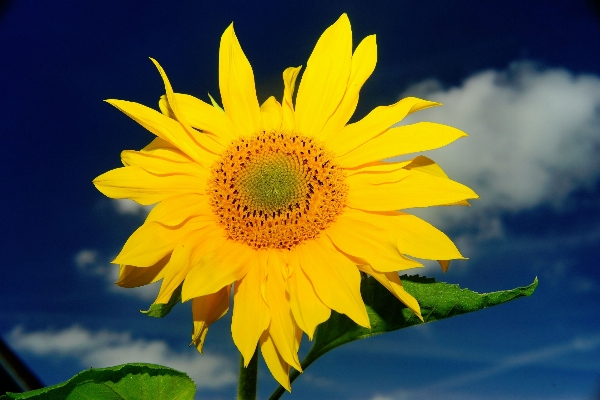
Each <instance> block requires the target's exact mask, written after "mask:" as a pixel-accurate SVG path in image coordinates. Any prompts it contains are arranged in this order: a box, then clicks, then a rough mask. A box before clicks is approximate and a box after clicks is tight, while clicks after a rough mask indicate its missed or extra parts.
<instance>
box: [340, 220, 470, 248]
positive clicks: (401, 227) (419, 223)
mask: <svg viewBox="0 0 600 400" xmlns="http://www.w3.org/2000/svg"><path fill="white" fill-rule="evenodd" d="M348 214H349V215H351V216H352V218H356V219H359V220H362V221H366V222H369V223H371V224H373V225H375V226H379V227H381V228H383V229H385V230H386V231H388V232H390V233H391V234H392V235H394V236H395V238H396V239H397V241H398V248H399V249H400V251H401V252H402V253H403V254H408V255H411V256H413V257H417V258H423V259H426V260H455V259H462V258H464V257H463V256H462V255H461V254H460V252H459V251H458V249H457V248H456V246H455V245H454V243H453V242H452V240H450V238H448V236H446V235H445V234H444V233H443V232H442V231H440V230H439V229H437V228H436V227H434V226H433V225H431V224H429V223H427V222H425V221H423V220H422V219H420V218H418V217H415V216H414V215H410V214H405V213H400V212H398V213H395V214H394V215H381V214H377V213H369V212H362V211H358V210H354V211H349V212H348Z"/></svg>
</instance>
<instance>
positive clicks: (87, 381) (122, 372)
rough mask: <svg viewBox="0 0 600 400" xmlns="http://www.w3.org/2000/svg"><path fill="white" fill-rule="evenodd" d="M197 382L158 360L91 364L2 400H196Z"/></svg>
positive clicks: (5, 396) (9, 394)
mask: <svg viewBox="0 0 600 400" xmlns="http://www.w3.org/2000/svg"><path fill="white" fill-rule="evenodd" d="M195 393H196V385H195V384H194V382H193V381H192V380H191V379H190V378H189V377H188V376H187V375H186V374H185V373H183V372H179V371H176V370H174V369H171V368H167V367H163V366H160V365H154V364H123V365H117V366H116V367H110V368H90V369H88V370H86V371H83V372H80V373H78V374H77V375H75V376H74V377H72V378H71V379H69V380H68V381H66V382H62V383H59V384H57V385H54V386H49V387H46V388H42V389H38V390H34V391H31V392H25V393H7V394H6V395H4V396H2V397H0V400H9V399H35V400H54V399H56V400H58V399H68V400H192V399H193V398H194V394H195Z"/></svg>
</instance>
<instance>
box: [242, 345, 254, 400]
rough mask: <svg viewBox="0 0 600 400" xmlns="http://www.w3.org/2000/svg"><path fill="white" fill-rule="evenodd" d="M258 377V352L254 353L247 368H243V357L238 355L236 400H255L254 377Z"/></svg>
mask: <svg viewBox="0 0 600 400" xmlns="http://www.w3.org/2000/svg"><path fill="white" fill-rule="evenodd" d="M257 375H258V350H257V351H255V352H254V355H253V356H252V359H251V360H250V362H249V363H248V366H247V367H245V366H244V356H242V355H240V376H239V379H238V396H237V398H238V400H256V377H257Z"/></svg>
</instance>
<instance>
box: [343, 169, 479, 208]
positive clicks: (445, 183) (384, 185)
mask: <svg viewBox="0 0 600 400" xmlns="http://www.w3.org/2000/svg"><path fill="white" fill-rule="evenodd" d="M382 175H383V174H360V175H353V176H349V177H348V178H347V182H348V184H349V186H350V189H349V190H348V206H349V207H351V208H358V209H361V210H367V211H392V210H401V209H405V208H413V207H429V206H437V205H444V204H448V203H452V202H456V201H459V200H465V199H474V198H477V197H478V196H477V194H476V193H475V192H473V191H472V190H471V189H470V188H468V187H467V186H465V185H462V184H460V183H458V182H455V181H452V180H450V179H445V178H438V177H436V176H433V175H429V174H424V173H421V172H416V171H406V172H403V171H395V172H393V173H390V174H384V175H389V176H392V175H393V176H394V177H395V178H396V180H395V181H392V182H389V183H388V182H382V179H384V178H382Z"/></svg>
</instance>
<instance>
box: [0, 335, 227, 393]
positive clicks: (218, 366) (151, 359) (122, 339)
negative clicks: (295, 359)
mask: <svg viewBox="0 0 600 400" xmlns="http://www.w3.org/2000/svg"><path fill="white" fill-rule="evenodd" d="M8 341H9V343H10V344H11V346H13V347H14V348H15V349H17V350H20V351H25V352H28V353H30V354H34V355H37V356H49V357H73V358H76V359H78V360H79V362H80V364H81V366H82V367H83V368H89V367H96V368H103V367H109V366H114V365H119V364H124V363H129V362H142V363H152V364H159V365H165V366H168V367H171V368H174V369H177V370H179V371H183V372H186V373H187V374H188V375H189V376H190V378H192V379H193V380H194V382H195V383H196V387H197V388H206V389H218V388H222V387H225V386H229V385H232V384H234V383H235V382H236V381H237V375H236V372H235V365H234V363H233V362H231V361H230V360H229V359H228V358H225V357H223V356H219V355H211V354H202V355H200V354H197V353H196V350H195V349H193V348H192V349H190V351H189V352H185V353H178V352H175V351H173V350H171V349H170V348H169V346H168V345H167V343H166V342H164V341H162V340H144V339H134V338H132V337H131V334H129V333H117V332H111V331H106V330H103V331H98V332H92V331H90V330H87V329H84V328H82V327H80V326H77V325H75V326H72V327H70V328H67V329H64V330H62V331H37V332H25V331H24V330H23V328H22V327H17V328H15V329H13V330H12V332H11V333H10V334H9V335H8Z"/></svg>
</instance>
